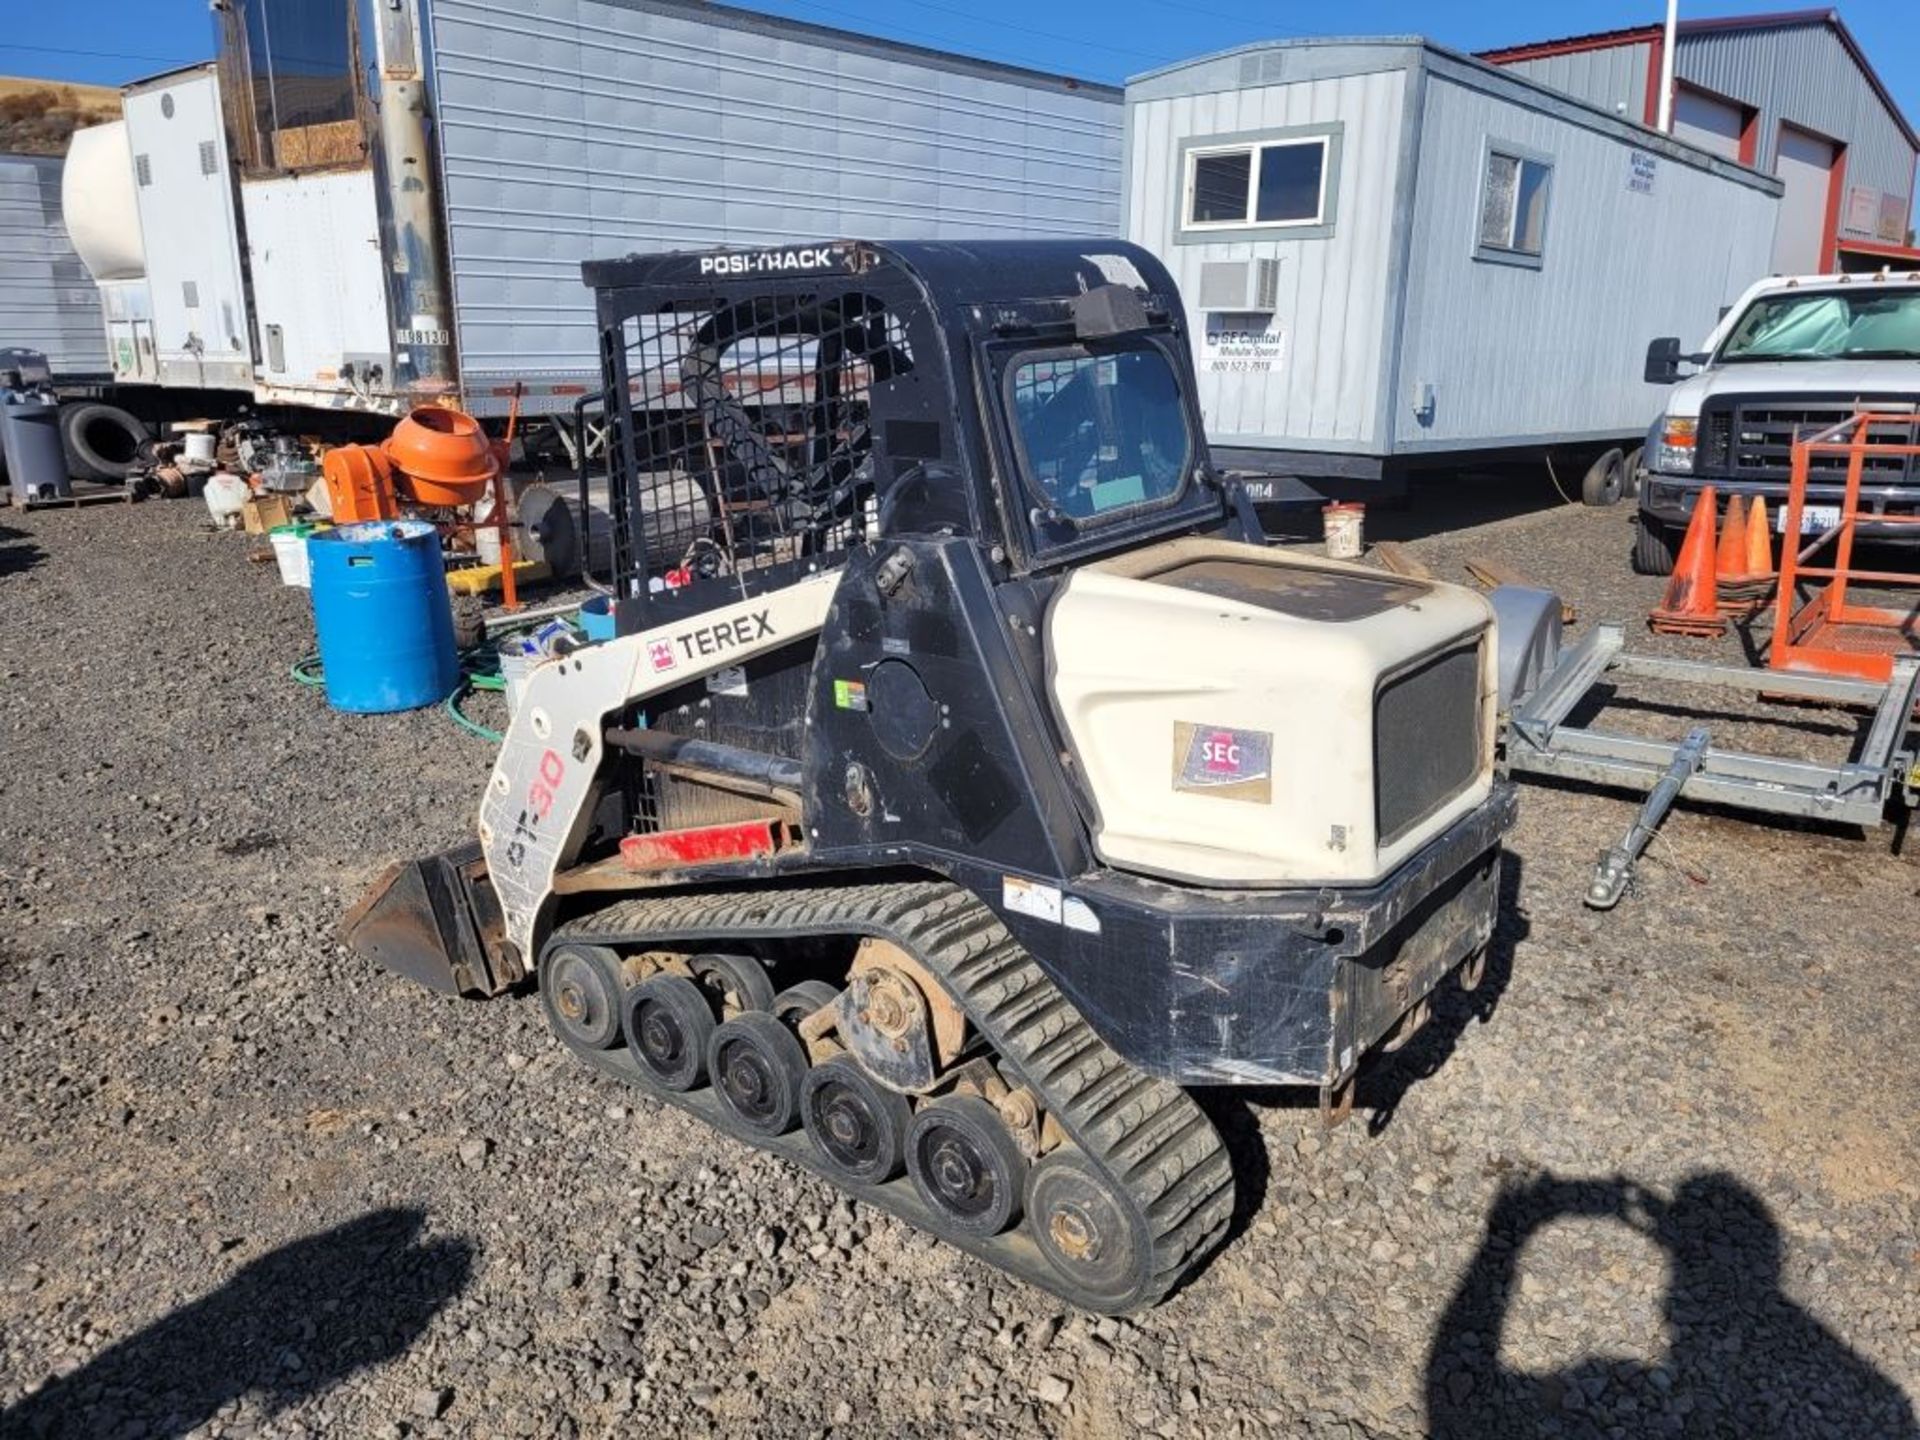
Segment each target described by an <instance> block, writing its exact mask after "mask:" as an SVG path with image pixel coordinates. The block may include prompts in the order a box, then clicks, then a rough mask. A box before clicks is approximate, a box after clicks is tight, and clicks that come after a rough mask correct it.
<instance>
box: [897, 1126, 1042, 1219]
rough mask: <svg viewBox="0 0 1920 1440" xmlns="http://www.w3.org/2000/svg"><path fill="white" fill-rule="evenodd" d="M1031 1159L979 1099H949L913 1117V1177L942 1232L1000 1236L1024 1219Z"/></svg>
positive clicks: (910, 1163) (910, 1169)
mask: <svg viewBox="0 0 1920 1440" xmlns="http://www.w3.org/2000/svg"><path fill="white" fill-rule="evenodd" d="M1026 1168H1027V1160H1026V1157H1025V1156H1024V1155H1022V1154H1021V1153H1020V1147H1019V1146H1018V1145H1016V1144H1014V1141H1013V1136H1011V1135H1009V1134H1008V1133H1007V1127H1006V1126H1005V1125H1003V1124H1001V1123H1000V1114H999V1112H998V1111H997V1110H995V1109H994V1108H993V1106H991V1105H989V1104H988V1103H987V1102H986V1101H985V1100H982V1099H981V1098H980V1097H979V1096H978V1095H949V1096H947V1097H946V1098H945V1099H943V1100H936V1101H934V1102H933V1104H931V1105H928V1106H926V1107H925V1108H924V1109H922V1110H921V1111H920V1112H919V1113H918V1114H917V1115H915V1116H914V1117H913V1125H912V1126H911V1127H910V1128H909V1129H908V1131H907V1173H908V1174H910V1175H911V1176H912V1177H913V1188H914V1189H915V1190H917V1191H919V1192H920V1199H921V1200H922V1202H924V1203H925V1205H926V1207H927V1208H928V1209H929V1210H931V1211H932V1212H933V1216H934V1224H935V1227H936V1228H937V1229H944V1230H950V1231H953V1232H955V1233H956V1234H960V1235H974V1236H982V1237H984V1236H990V1235H998V1234H999V1233H1000V1232H1001V1231H1002V1230H1005V1229H1006V1228H1007V1227H1008V1226H1009V1225H1011V1224H1012V1223H1013V1222H1014V1221H1015V1220H1018V1219H1019V1218H1020V1192H1021V1189H1022V1182H1023V1181H1024V1179H1025V1178H1026Z"/></svg>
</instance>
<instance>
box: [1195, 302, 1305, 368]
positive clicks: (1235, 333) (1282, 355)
mask: <svg viewBox="0 0 1920 1440" xmlns="http://www.w3.org/2000/svg"><path fill="white" fill-rule="evenodd" d="M1286 358H1287V337H1286V333H1285V332H1284V331H1283V330H1281V328H1280V322H1279V321H1278V320H1276V319H1275V318H1274V317H1273V316H1271V315H1265V314H1251V313H1241V312H1235V311H1230V310H1210V311H1208V312H1207V328H1206V330H1205V332H1204V333H1203V335H1202V337H1201V341H1200V363H1201V365H1202V366H1203V367H1204V368H1206V369H1208V370H1211V371H1215V372H1218V373H1224V374H1232V373H1235V372H1240V373H1246V374H1263V373H1267V372H1271V371H1274V370H1278V369H1279V368H1280V367H1281V365H1283V364H1285V363H1286Z"/></svg>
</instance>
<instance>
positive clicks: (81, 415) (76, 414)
mask: <svg viewBox="0 0 1920 1440" xmlns="http://www.w3.org/2000/svg"><path fill="white" fill-rule="evenodd" d="M147 438H148V437H147V427H146V426H145V425H143V424H141V423H140V421H138V420H137V419H135V418H134V417H133V416H132V415H130V414H128V413H127V412H126V411H125V410H122V409H121V408H120V407H119V406H118V405H103V404H100V403H99V402H98V401H87V402H84V403H82V404H79V405H63V406H61V407H60V443H61V445H62V446H63V447H64V448H65V450H66V452H67V473H68V474H69V475H71V476H73V477H74V479H76V480H124V479H126V478H127V476H128V475H130V474H132V473H133V468H134V465H135V463H136V462H137V461H138V460H139V458H140V447H141V446H142V445H144V444H146V443H147Z"/></svg>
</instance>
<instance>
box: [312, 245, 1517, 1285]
mask: <svg viewBox="0 0 1920 1440" xmlns="http://www.w3.org/2000/svg"><path fill="white" fill-rule="evenodd" d="M585 274H586V279H587V282H588V283H589V284H590V285H591V286H592V287H593V288H594V290H595V291H596V294H597V301H598V315H599V326H600V334H601V353H602V356H603V357H604V368H605V391H604V394H603V395H602V396H601V397H600V400H601V403H602V404H603V405H604V407H605V418H606V423H607V425H608V426H609V436H610V442H609V446H608V453H609V456H610V459H609V462H608V468H609V475H608V481H609V485H610V496H611V507H612V510H613V515H614V540H615V545H614V559H613V571H614V573H613V576H612V585H613V590H614V595H615V601H614V609H615V614H616V619H617V625H618V632H619V634H618V638H617V639H614V640H612V641H609V642H607V643H604V644H600V645H595V646H590V647H586V648H583V649H580V650H578V651H576V652H574V653H572V654H570V655H567V656H565V657H564V658H561V659H557V660H552V661H549V662H547V663H545V664H543V665H542V666H540V667H539V668H538V669H536V670H535V671H534V672H533V675H532V677H531V680H530V682H529V683H528V685H527V688H526V691H525V694H524V696H523V698H522V699H521V702H520V705H519V708H518V710H517V712H516V713H515V716H514V718H513V722H512V725H511V728H510V729H509V731H508V733H507V737H506V741H505V744H504V745H503V747H502V749H501V752H500V756H499V759H498V762H497V763H496V765H495V766H494V769H493V773H492V777H491V780H490V783H489V784H488V786H487V790H486V794H485V798H484V800H483V801H482V803H481V807H480V816H479V844H478V846H477V847H471V846H470V847H467V848H466V849H465V850H463V851H456V852H452V853H450V854H447V855H442V856H437V857H432V858H430V859H427V860H422V861H416V862H413V863H411V864H406V865H400V866H396V867H394V869H393V870H391V871H389V872H388V874H387V875H386V876H385V877H384V878H383V880H382V881H381V882H380V884H378V885H376V886H375V888H374V890H373V891H372V892H371V893H370V894H369V895H368V897H367V898H366V899H365V900H363V901H362V902H361V904H360V905H359V906H358V907H357V908H356V910H355V912H354V913H353V915H351V916H350V917H349V918H348V922H347V930H348V935H349V938H350V939H351V940H352V942H353V943H354V944H355V945H356V946H357V947H359V948H360V949H361V950H362V952H363V953H366V954H368V955H370V956H372V957H373V958H375V959H376V960H378V961H380V962H381V963H383V964H384V965H386V966H388V967H389V968H391V969H393V970H395V971H398V972H400V973H402V974H406V975H410V976H412V977H414V978H416V979H419V980H421V981H423V982H425V983H426V984H428V985H432V986H435V987H437V988H440V989H444V990H449V991H458V992H461V993H465V994H478V995H486V994H493V993H496V992H499V991H502V990H504V989H507V988H508V987H511V986H514V985H516V984H517V983H519V982H521V981H522V980H524V979H527V978H529V977H534V978H536V979H537V982H538V986H539V991H540V994H541V997H542V1000H543V1002H544V1006H545V1010H546V1014H547V1017H548V1019H549V1021H550V1022H551V1024H552V1027H553V1029H554V1030H555V1031H556V1032H557V1033H558V1035H559V1037H560V1039H561V1040H562V1041H563V1042H564V1043H565V1044H567V1045H568V1046H569V1047H570V1048H572V1049H573V1050H574V1051H575V1052H577V1053H578V1054H579V1055H580V1056H581V1058H583V1059H584V1060H586V1061H587V1062H588V1063H590V1064H592V1065H594V1066H595V1067H597V1068H599V1069H601V1070H603V1071H606V1072H607V1073H609V1074H611V1075H614V1076H617V1077H619V1078H621V1079H623V1080H628V1081H631V1082H633V1083H634V1084H637V1085H639V1086H641V1087H643V1088H645V1089H647V1090H649V1091H651V1092H652V1093H654V1094H655V1095H657V1096H659V1097H661V1098H664V1099H667V1100H670V1101H672V1102H674V1103H676V1104H679V1105H682V1106H684V1107H686V1108H687V1109H688V1110H690V1111H692V1112H693V1113H695V1114H696V1115H698V1116H700V1117H701V1118H703V1119H704V1120H706V1121H708V1122H710V1123H712V1124H714V1125H716V1126H718V1127H720V1128H721V1129H723V1130H726V1131H727V1132H729V1133H731V1134H733V1135H735V1136H737V1137H739V1138H741V1139H743V1140H746V1141H747V1142H749V1143H751V1144H756V1145H760V1146H764V1147H766V1148H768V1149H771V1150H773V1151H775V1152H776V1153H778V1154H781V1155H784V1156H787V1157H789V1158H791V1159H793V1160H795V1161H797V1162H799V1163H800V1164H802V1165H805V1166H807V1167H808V1168H809V1169H811V1170H814V1171H816V1172H818V1173H820V1174H822V1175H825V1176H827V1177H828V1178H830V1179H831V1180H833V1181H834V1182H835V1183H837V1184H839V1185H840V1186H842V1187H844V1188H845V1189H846V1190H848V1191H850V1192H851V1193H852V1194H854V1195H856V1196H858V1197H860V1198H862V1199H865V1200H868V1201H871V1202H872V1203H875V1204H878V1205H881V1206H883V1207H885V1208H886V1209H888V1210H890V1211H893V1212H894V1213H896V1214H898V1215H901V1216H904V1217H906V1218H908V1219H910V1220H911V1221H913V1222H914V1223H916V1224H919V1225H923V1226H925V1227H927V1228H928V1229H930V1230H932V1231H934V1232H935V1233H936V1234H938V1235H941V1236H943V1237H945V1238H947V1239H949V1240H951V1241H953V1242H954V1243H956V1244H959V1245H961V1246H963V1247H964V1248H966V1249H967V1250H970V1251H972V1252H973V1253H974V1254H976V1255H978V1256H980V1257H982V1258H984V1259H986V1260H988V1261H989V1262H991V1263H993V1264H996V1265H1000V1266H1002V1267H1004V1268H1006V1269H1008V1270H1011V1271H1014V1272H1016V1273H1018V1274H1020V1275H1022V1276H1024V1277H1026V1278H1028V1279H1030V1280H1032V1281H1034V1282H1035V1283H1037V1284H1040V1285H1042V1286H1045V1287H1047V1288H1048V1289H1051V1290H1053V1291H1054V1292H1056V1293H1057V1294H1059V1295H1061V1296H1063V1297H1065V1298H1066V1299H1067V1300H1069V1301H1071V1302H1073V1303H1075V1304H1078V1305H1082V1306H1085V1307H1087V1308H1090V1309H1094V1310H1104V1311H1118V1310H1125V1309H1131V1308H1135V1307H1139V1306H1142V1305H1147V1304H1151V1303H1152V1302H1154V1301H1155V1300H1157V1299H1159V1298H1160V1297H1161V1296H1162V1295H1163V1294H1164V1293H1165V1292H1166V1291H1167V1289H1168V1288H1169V1287H1170V1286H1172V1285H1173V1284H1174V1283H1175V1282H1176V1281H1177V1280H1178V1279H1179V1278H1180V1277H1181V1275H1182V1274H1183V1273H1184V1272H1186V1271H1187V1270H1189V1269H1190V1268H1191V1267H1193V1266H1194V1265H1195V1264H1196V1262H1197V1261H1199V1260H1200V1259H1201V1258H1202V1257H1203V1256H1205V1255H1206V1254H1207V1252H1208V1251H1209V1250H1210V1249H1211V1248H1212V1247H1213V1246H1215V1245H1216V1244H1217V1243H1219V1241H1220V1239H1221V1237H1222V1235H1223V1233H1224V1232H1225V1230H1226V1226H1227V1221H1228V1217H1229V1215H1230V1213H1231V1211H1232V1208H1233V1207H1232V1200H1233V1180H1232V1173H1231V1170H1230V1167H1229V1164H1228V1160H1227V1155H1226V1152H1225V1151H1224V1149H1223V1148H1222V1145H1221V1142H1220V1138H1219V1136H1218V1135H1217V1134H1216V1133H1215V1131H1214V1128H1213V1126H1212V1125H1211V1124H1210V1123H1209V1121H1208V1120H1207V1119H1206V1117H1205V1116H1204V1115H1203V1114H1202V1112H1201V1111H1200V1109H1199V1108H1198V1107H1197V1106H1196V1105H1195V1103H1194V1102H1193V1100H1192V1098H1191V1097H1189V1096H1188V1095H1187V1094H1186V1093H1185V1092H1184V1090H1183V1089H1182V1088H1181V1087H1183V1086H1200V1085H1220V1084H1233V1085H1239V1084H1246V1085H1268V1084H1288V1085H1306V1086H1318V1087H1320V1089H1321V1094H1322V1103H1323V1105H1326V1106H1328V1107H1329V1108H1330V1109H1335V1110H1337V1109H1338V1107H1339V1105H1340V1103H1341V1101H1342V1099H1343V1098H1346V1099H1350V1095H1351V1090H1350V1086H1351V1082H1352V1077H1353V1075H1354V1071H1355V1068H1356V1067H1357V1066H1358V1065H1359V1063H1360V1061H1361V1057H1362V1056H1363V1055H1364V1054H1366V1052H1367V1051H1368V1050H1369V1049H1370V1048H1371V1047H1373V1046H1374V1045H1376V1044H1377V1043H1380V1042H1382V1041H1385V1042H1386V1043H1388V1044H1391V1043H1393V1040H1394V1039H1395V1038H1396V1037H1404V1035H1406V1034H1407V1033H1410V1031H1411V1030H1412V1029H1414V1028H1417V1026H1418V1024H1419V1023H1420V1021H1421V1020H1422V1019H1424V1017H1425V1014H1426V1005H1427V997H1428V995H1429V992H1430V991H1431V990H1432V989H1433V987H1434V986H1435V985H1437V984H1438V983H1440V981H1441V980H1442V979H1443V978H1444V977H1446V976H1447V975H1448V974H1449V973H1450V972H1452V971H1454V970H1456V969H1457V968H1458V969H1461V970H1462V978H1463V980H1465V981H1467V982H1469V983H1471V982H1473V981H1475V980H1476V979H1477V969H1478V966H1479V964H1480V962H1481V957H1482V956H1483V954H1484V948H1485V946H1486V945H1487V943H1488V941H1489V938H1490V936H1491V934H1492V930H1493V924H1494V914H1495V908H1496V896H1497V884H1496V868H1497V866H1496V861H1497V858H1498V852H1499V847H1500V842H1501V838H1502V835H1503V834H1504V832H1505V830H1506V829H1507V827H1508V826H1509V825H1510V823H1511V820H1512V814H1513V801H1512V794H1511V790H1510V789H1509V788H1508V787H1507V786H1506V785H1505V784H1503V783H1500V782H1497V781H1496V779H1495V775H1494V766H1493V742H1494V705H1495V693H1494V692H1495V675H1494V665H1495V658H1494V652H1493V643H1492V641H1493V636H1492V633H1491V616H1490V612H1489V609H1488V607H1487V605H1486V604H1485V602H1484V601H1482V600H1481V599H1480V598H1479V597H1478V596H1477V595H1474V594H1472V593H1470V592H1468V591H1465V590H1462V589H1458V588H1454V587H1450V586H1447V585H1439V584H1434V583H1431V582H1427V581H1420V580H1409V579H1403V578H1400V577H1398V576H1394V575H1387V574H1382V573H1379V572H1376V571H1372V570H1367V569H1363V568H1359V567H1356V566H1352V565H1341V564H1333V563H1329V562H1326V561H1322V560H1318V559H1308V558H1296V557H1293V556H1290V555H1283V554H1281V553H1277V552H1275V551H1272V550H1269V549H1266V548H1264V547H1263V545H1262V543H1261V541H1262V536H1261V533H1260V529H1259V525H1258V522H1257V521H1256V520H1255V519H1254V518H1253V513H1252V510H1251V509H1250V507H1249V506H1248V505H1247V504H1246V503H1244V501H1243V500H1242V498H1241V497H1240V495H1239V493H1238V487H1237V486H1236V485H1235V484H1233V483H1232V482H1230V481H1228V480H1226V479H1224V478H1223V477H1222V476H1221V475H1220V474H1218V473H1217V472H1216V471H1215V470H1214V468H1213V466H1212V464H1211V462H1210V461H1209V458H1208V453H1207V447H1206V443H1205V440H1204V439H1203V437H1202V432H1201V417H1200V412H1199V410H1198V408H1197V406H1196V403H1195V399H1194V376H1193V370H1192V363H1191V360H1190V359H1189V353H1188V336H1187V330H1186V319H1185V316H1184V314H1183V312H1182V310H1181V306H1180V300H1179V296H1178V294H1177V293H1176V291H1175V288H1174V285H1173V282H1172V280H1171V278H1170V277H1169V276H1168V274H1167V272H1166V270H1165V269H1163V268H1162V267H1161V265H1160V264H1159V263H1158V262H1157V261H1156V260H1154V259H1153V257H1152V256H1150V255H1148V254H1147V253H1146V252H1145V251H1143V250H1140V249H1138V248H1137V247H1135V246H1132V245H1126V244H1122V243H1119V242H1117V241H1097V242H1088V243H1086V244H1074V243H1067V242H1051V241H1050V242H1042V243H1024V242H1021V243H1014V242H1007V243H989V244H867V243H860V242H843V243H837V244H825V245H814V246H803V247H795V248H791V249H773V250H758V251H729V252H722V253H713V254H674V255H661V256H653V257H631V258H628V259H625V260H618V261H608V262H604V263H602V262H595V263H590V264H588V265H587V266H586V267H585ZM584 483H585V480H584V476H583V477H582V484H583V487H584Z"/></svg>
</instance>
